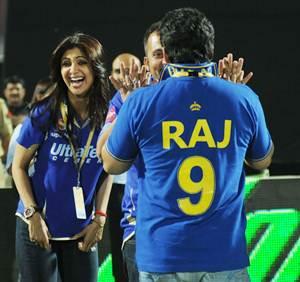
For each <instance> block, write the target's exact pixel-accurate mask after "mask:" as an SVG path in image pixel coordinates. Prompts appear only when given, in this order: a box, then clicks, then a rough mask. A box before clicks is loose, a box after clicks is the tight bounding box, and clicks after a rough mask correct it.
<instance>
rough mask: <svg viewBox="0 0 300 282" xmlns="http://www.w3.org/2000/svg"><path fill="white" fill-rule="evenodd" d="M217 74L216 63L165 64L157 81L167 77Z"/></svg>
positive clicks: (210, 75)
mask: <svg viewBox="0 0 300 282" xmlns="http://www.w3.org/2000/svg"><path fill="white" fill-rule="evenodd" d="M217 74H218V72H217V64H216V63H203V64H167V65H164V67H163V69H162V71H161V73H160V78H159V81H162V80H166V79H168V78H169V77H187V76H192V77H213V76H216V75H217Z"/></svg>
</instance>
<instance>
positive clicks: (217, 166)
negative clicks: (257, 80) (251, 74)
mask: <svg viewBox="0 0 300 282" xmlns="http://www.w3.org/2000/svg"><path fill="white" fill-rule="evenodd" d="M161 41H162V45H163V46H164V48H165V49H164V51H165V52H164V60H165V61H166V62H169V63H171V64H169V65H166V66H165V68H164V71H163V72H162V74H161V80H162V81H161V82H160V83H159V84H157V85H155V86H151V87H147V88H141V89H139V90H137V91H136V92H135V93H134V94H132V95H131V96H130V97H129V98H128V99H127V101H126V103H125V104H124V105H123V107H122V109H121V111H120V113H119V118H118V121H117V122H116V125H115V128H114V130H113V132H112V135H111V136H110V138H109V140H108V142H107V144H106V146H105V148H103V150H102V158H103V161H104V169H105V170H106V171H107V172H109V173H121V172H123V171H126V170H127V169H128V168H129V167H130V165H131V163H132V161H133V160H134V159H135V158H136V157H137V156H139V161H138V164H137V172H138V177H139V181H138V189H139V199H138V206H139V209H138V213H137V230H136V238H137V254H136V256H137V264H138V268H139V271H140V279H141V281H154V280H155V279H158V278H159V279H163V280H162V281H173V280H175V281H178V280H179V281H181V280H184V279H186V280H187V281H199V280H200V279H202V278H203V277H205V278H207V279H208V280H207V281H248V276H247V272H246V267H247V266H248V264H249V261H248V256H247V252H246V240H245V234H244V232H245V223H246V218H245V213H244V209H243V186H244V179H245V174H244V170H243V164H244V160H246V161H247V163H248V164H249V165H250V166H252V167H254V168H256V169H263V168H266V167H268V165H269V164H270V162H271V157H272V153H273V144H272V141H271V138H270V135H269V132H268V130H267V127H266V124H265V119H264V114H263V111H262V107H261V105H260V102H259V100H258V97H257V96H256V95H255V93H254V92H253V91H252V90H251V89H249V88H248V87H247V86H244V85H236V84H232V83H230V82H227V81H224V80H221V79H220V78H218V77H216V76H215V73H216V72H215V67H214V64H212V63H210V60H211V59H212V57H213V49H214V30H213V27H212V25H211V23H210V22H209V21H208V19H207V18H206V17H205V16H204V15H203V14H202V13H201V12H199V11H198V10H196V9H191V8H184V9H177V10H174V11H171V12H169V13H167V15H166V16H165V17H164V18H163V20H162V25H161ZM229 276H230V277H232V278H231V280H226V279H229V278H228V277H229ZM176 279H177V280H176Z"/></svg>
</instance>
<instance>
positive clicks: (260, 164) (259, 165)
mask: <svg viewBox="0 0 300 282" xmlns="http://www.w3.org/2000/svg"><path fill="white" fill-rule="evenodd" d="M273 153H274V145H273V143H272V147H271V149H270V151H269V153H268V154H267V156H266V157H265V158H264V159H263V160H259V161H253V160H247V159H246V160H245V162H246V164H247V165H248V166H250V167H251V168H254V169H257V170H263V169H266V168H268V167H269V166H270V164H271V162H272V157H273Z"/></svg>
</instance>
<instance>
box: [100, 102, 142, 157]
mask: <svg viewBox="0 0 300 282" xmlns="http://www.w3.org/2000/svg"><path fill="white" fill-rule="evenodd" d="M131 98H133V97H129V98H128V101H126V103H124V105H123V107H122V109H121V110H120V112H119V114H118V119H117V121H116V124H115V127H114V129H113V131H112V133H111V135H110V137H109V139H108V141H107V143H106V149H107V151H108V152H109V154H111V156H112V157H114V158H115V159H117V160H119V161H132V160H134V159H135V157H136V155H137V153H138V147H137V144H136V140H135V135H134V117H135V116H136V115H135V112H134V111H135V108H136V107H133V104H134V100H133V99H131Z"/></svg>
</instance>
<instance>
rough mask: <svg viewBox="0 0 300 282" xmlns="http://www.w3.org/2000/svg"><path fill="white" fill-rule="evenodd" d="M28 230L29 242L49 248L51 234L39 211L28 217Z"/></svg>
mask: <svg viewBox="0 0 300 282" xmlns="http://www.w3.org/2000/svg"><path fill="white" fill-rule="evenodd" d="M28 230H29V239H30V241H31V242H33V243H35V244H37V245H39V246H40V247H41V248H44V249H50V248H51V246H50V243H49V239H50V238H51V235H50V233H49V230H48V227H47V225H46V223H45V221H44V219H43V217H42V215H41V214H40V213H39V212H36V213H35V214H34V215H33V216H32V217H31V218H30V219H28Z"/></svg>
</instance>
